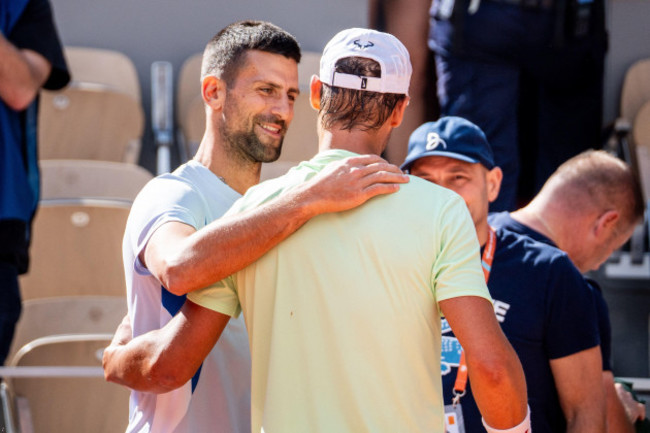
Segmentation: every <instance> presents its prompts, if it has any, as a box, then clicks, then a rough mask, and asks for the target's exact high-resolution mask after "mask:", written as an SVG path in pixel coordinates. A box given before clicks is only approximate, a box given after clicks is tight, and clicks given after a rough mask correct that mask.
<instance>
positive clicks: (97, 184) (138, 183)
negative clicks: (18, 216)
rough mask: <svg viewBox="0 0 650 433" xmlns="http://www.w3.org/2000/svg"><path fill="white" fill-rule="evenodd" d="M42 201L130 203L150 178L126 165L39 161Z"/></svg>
mask: <svg viewBox="0 0 650 433" xmlns="http://www.w3.org/2000/svg"><path fill="white" fill-rule="evenodd" d="M40 167H41V197H42V198H43V199H45V200H47V199H60V198H105V199H126V200H131V201H133V200H134V199H135V197H136V196H137V195H138V192H140V190H141V189H142V187H144V186H145V184H146V183H147V182H149V180H151V179H153V175H152V174H151V173H149V172H148V171H147V170H145V169H144V168H142V167H140V166H138V165H135V164H127V163H119V162H111V161H91V160H81V159H51V160H43V161H40Z"/></svg>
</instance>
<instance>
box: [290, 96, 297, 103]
mask: <svg viewBox="0 0 650 433" xmlns="http://www.w3.org/2000/svg"><path fill="white" fill-rule="evenodd" d="M296 98H297V97H296V95H289V101H291V102H296Z"/></svg>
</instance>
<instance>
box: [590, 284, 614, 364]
mask: <svg viewBox="0 0 650 433" xmlns="http://www.w3.org/2000/svg"><path fill="white" fill-rule="evenodd" d="M586 281H587V284H589V288H590V289H591V293H592V294H593V295H594V302H595V304H596V318H597V319H598V334H599V336H600V351H601V352H602V355H603V371H612V327H611V323H610V321H609V308H608V307H607V302H606V301H605V298H604V297H603V293H602V290H601V289H600V286H599V285H598V283H596V282H595V281H594V280H591V279H589V278H586Z"/></svg>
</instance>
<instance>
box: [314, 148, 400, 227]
mask: <svg viewBox="0 0 650 433" xmlns="http://www.w3.org/2000/svg"><path fill="white" fill-rule="evenodd" d="M408 181H409V177H408V175H405V174H404V173H403V172H402V171H401V170H400V169H399V167H397V166H395V165H393V164H389V163H388V162H386V160H384V159H382V158H381V157H379V156H377V155H361V156H353V157H349V158H345V159H343V160H341V161H337V162H335V163H332V164H330V165H329V166H328V167H326V168H325V169H324V170H323V171H321V172H320V173H319V174H318V175H316V176H314V178H313V179H311V180H310V181H309V182H307V183H306V184H304V187H305V188H306V191H305V200H308V201H309V203H310V204H311V205H312V206H313V210H314V214H322V213H328V212H340V211H344V210H348V209H352V208H355V207H357V206H359V205H361V204H363V203H365V202H366V201H368V200H369V199H371V198H372V197H375V196H377V195H381V194H391V193H394V192H396V191H398V190H399V184H401V183H406V182H408Z"/></svg>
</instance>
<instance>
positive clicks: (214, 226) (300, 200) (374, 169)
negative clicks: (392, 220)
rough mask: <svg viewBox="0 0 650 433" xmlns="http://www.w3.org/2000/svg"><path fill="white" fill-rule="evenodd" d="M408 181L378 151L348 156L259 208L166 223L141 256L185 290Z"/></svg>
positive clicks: (171, 285)
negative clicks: (198, 221) (196, 223)
mask: <svg viewBox="0 0 650 433" xmlns="http://www.w3.org/2000/svg"><path fill="white" fill-rule="evenodd" d="M407 181H408V176H405V175H404V174H402V172H401V171H400V170H399V169H398V168H397V167H395V166H394V165H391V164H388V163H387V162H386V161H384V160H383V159H381V158H380V157H378V156H374V155H364V156H358V157H351V158H347V159H345V160H342V161H339V162H337V163H334V164H331V167H328V168H327V169H326V170H324V171H323V172H321V173H319V174H318V175H317V176H315V177H314V178H313V179H311V180H310V181H308V182H306V183H304V184H302V185H300V186H298V187H297V188H295V189H293V190H291V191H289V192H287V193H286V194H284V195H282V196H280V197H278V198H276V199H274V200H271V201H269V202H268V203H265V204H264V205H262V206H260V207H258V208H256V209H251V210H247V211H245V212H242V213H240V214H236V215H229V216H225V217H223V218H220V219H218V220H216V221H213V222H212V223H210V224H209V225H207V226H205V227H204V228H202V229H201V230H198V231H196V230H194V228H192V227H190V226H188V225H186V224H183V223H179V222H173V223H166V224H164V225H163V226H161V227H160V228H158V229H157V230H156V232H155V233H154V234H153V235H152V236H151V239H150V240H149V242H148V243H147V246H146V247H145V249H144V251H143V252H142V254H141V256H140V259H141V260H142V261H143V263H145V265H146V267H147V268H148V269H149V271H150V272H151V273H152V274H153V275H154V276H155V277H156V278H158V280H159V281H160V282H161V283H162V284H163V286H165V288H166V289H167V290H169V291H170V292H172V293H174V294H176V295H183V294H186V293H189V292H191V291H193V290H196V289H200V288H203V287H206V286H209V285H210V284H214V283H215V282H217V281H220V280H222V279H224V278H226V277H228V276H229V275H231V274H233V273H235V272H237V271H239V270H240V269H242V268H244V267H246V266H247V265H249V264H251V263H252V262H254V261H255V260H257V259H258V258H260V257H261V256H262V255H264V254H265V253H266V252H267V251H269V250H270V249H271V248H273V247H274V246H275V245H277V244H278V243H279V242H281V241H283V240H284V239H286V238H287V237H288V236H289V235H291V234H292V233H293V232H295V231H296V230H297V229H298V228H300V227H301V226H302V225H303V224H304V223H306V222H307V221H308V220H309V219H310V218H312V217H314V216H316V215H319V214H323V213H328V212H337V211H342V210H347V209H351V208H353V207H356V206H359V205H361V204H362V203H364V202H366V201H367V200H369V199H370V198H372V197H375V196H376V195H379V194H389V193H392V192H395V191H397V190H398V189H399V185H398V184H399V183H404V182H407Z"/></svg>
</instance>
